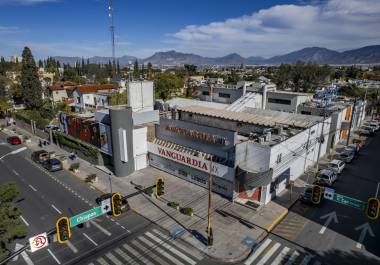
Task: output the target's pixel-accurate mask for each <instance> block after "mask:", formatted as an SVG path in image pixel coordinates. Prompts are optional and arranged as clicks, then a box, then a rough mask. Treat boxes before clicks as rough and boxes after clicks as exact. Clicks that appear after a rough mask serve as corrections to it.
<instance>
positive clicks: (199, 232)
mask: <svg viewBox="0 0 380 265" xmlns="http://www.w3.org/2000/svg"><path fill="white" fill-rule="evenodd" d="M17 131H18V132H22V134H23V135H27V136H28V137H30V139H31V141H30V142H29V143H26V145H27V146H28V147H29V148H30V149H31V150H32V151H34V150H39V149H41V148H40V147H38V141H39V138H38V137H36V136H34V135H31V134H30V133H28V132H27V131H24V130H23V129H19V128H17ZM3 132H5V133H8V134H10V135H12V134H13V132H12V131H11V130H8V129H5V130H3ZM43 149H45V150H46V151H48V152H55V153H56V154H57V155H60V154H63V155H65V156H66V157H67V156H68V152H66V151H64V150H62V149H60V148H59V147H58V146H56V145H53V144H50V145H47V146H43ZM74 162H80V167H79V172H77V173H72V172H71V173H72V174H74V175H75V176H76V177H77V178H79V179H81V180H82V181H84V180H85V178H86V177H87V175H89V174H96V175H97V177H98V180H97V182H94V183H92V184H90V185H92V186H93V187H95V188H96V189H98V190H99V191H101V192H104V193H108V192H121V193H122V194H123V195H126V194H132V193H135V192H136V191H137V190H136V189H135V186H134V185H133V184H135V185H136V184H137V185H141V186H144V187H147V186H151V185H154V184H155V179H156V177H157V176H163V177H164V180H165V195H164V196H163V198H162V199H156V198H153V197H151V196H149V195H146V194H140V195H137V196H134V197H132V198H130V199H128V202H129V204H130V206H131V208H132V209H133V210H134V211H135V212H137V213H138V214H140V215H142V216H144V217H145V218H147V219H149V220H151V221H152V222H154V223H156V224H158V225H159V226H161V227H162V228H164V229H166V230H167V231H168V232H169V233H170V232H171V231H173V230H174V229H181V230H184V234H183V235H182V236H181V238H182V239H184V240H186V241H187V242H188V243H190V244H191V245H193V246H194V247H196V248H198V249H199V250H201V251H203V252H204V253H205V254H206V255H207V256H209V257H210V258H213V259H216V260H220V261H223V262H233V263H236V262H240V261H242V260H244V259H245V258H246V257H247V256H248V255H249V254H250V252H251V250H252V247H254V246H255V245H256V244H258V243H259V242H260V241H261V240H262V239H263V238H264V237H265V236H266V235H267V233H268V232H270V231H272V230H273V229H274V227H275V226H276V224H277V223H278V222H280V221H281V220H282V218H283V217H285V216H286V214H287V213H288V209H290V208H291V207H292V205H293V204H294V203H295V202H296V201H297V199H298V197H299V194H300V193H301V192H302V191H303V187H304V186H305V183H306V179H307V176H306V175H304V176H302V177H300V178H299V179H297V180H296V181H295V182H294V186H293V188H292V194H290V191H289V190H288V189H286V190H284V191H283V192H282V193H280V194H278V195H277V197H276V198H275V199H274V200H273V201H271V202H270V203H269V204H267V205H265V206H263V207H261V208H259V209H258V210H253V209H251V208H249V207H247V206H243V205H240V204H238V203H232V202H231V201H229V200H227V199H225V198H223V197H221V196H220V195H217V194H215V193H213V194H212V217H211V222H212V227H213V235H214V244H213V246H212V247H208V246H207V245H206V244H205V240H206V242H207V233H206V228H207V206H208V191H207V190H206V189H204V188H202V187H200V186H197V185H195V184H192V183H189V182H187V181H185V180H182V179H180V178H178V177H176V176H173V175H170V174H167V173H165V172H163V171H160V170H158V169H155V168H152V167H147V168H145V169H142V170H139V171H136V172H134V173H133V174H131V175H129V176H127V177H124V178H117V177H115V176H113V175H112V174H111V175H110V174H109V173H108V172H106V170H104V169H102V168H97V167H95V166H94V165H93V164H90V163H89V162H87V161H85V160H82V159H79V158H77V159H76V160H75V161H69V160H68V161H67V162H65V163H64V168H65V169H66V170H67V169H68V168H69V167H70V164H72V163H74ZM132 183H133V184H132ZM169 201H175V202H178V203H179V204H180V207H191V208H193V210H194V215H193V216H187V215H184V214H182V213H180V212H179V211H178V210H177V209H175V208H172V207H169V206H167V203H168V202H169Z"/></svg>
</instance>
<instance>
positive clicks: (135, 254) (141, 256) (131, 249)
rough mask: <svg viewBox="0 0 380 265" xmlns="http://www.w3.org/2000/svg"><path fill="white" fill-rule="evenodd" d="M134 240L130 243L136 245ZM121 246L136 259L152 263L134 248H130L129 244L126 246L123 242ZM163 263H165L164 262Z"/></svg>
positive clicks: (150, 264) (149, 264)
mask: <svg viewBox="0 0 380 265" xmlns="http://www.w3.org/2000/svg"><path fill="white" fill-rule="evenodd" d="M135 242H136V241H135V240H133V241H132V242H131V243H132V244H134V245H136V244H135ZM123 247H124V248H125V249H126V250H128V251H129V252H130V253H131V254H132V255H133V256H135V257H136V259H138V260H141V261H142V262H143V263H144V264H148V265H154V264H153V263H152V262H150V261H149V260H147V259H146V258H145V257H144V256H143V255H142V254H140V253H138V252H137V251H136V250H135V249H134V248H132V247H131V246H128V245H127V244H124V245H123ZM164 264H165V263H164Z"/></svg>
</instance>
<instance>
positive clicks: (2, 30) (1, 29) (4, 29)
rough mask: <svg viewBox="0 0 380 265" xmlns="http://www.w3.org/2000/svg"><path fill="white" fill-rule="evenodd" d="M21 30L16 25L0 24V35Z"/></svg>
mask: <svg viewBox="0 0 380 265" xmlns="http://www.w3.org/2000/svg"><path fill="white" fill-rule="evenodd" d="M20 31H21V30H20V29H19V28H18V27H13V26H11V27H8V26H0V35H5V34H10V33H17V32H20Z"/></svg>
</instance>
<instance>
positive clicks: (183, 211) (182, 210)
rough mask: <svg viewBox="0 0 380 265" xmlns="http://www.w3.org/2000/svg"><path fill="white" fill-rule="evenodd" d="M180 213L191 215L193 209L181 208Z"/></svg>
mask: <svg viewBox="0 0 380 265" xmlns="http://www.w3.org/2000/svg"><path fill="white" fill-rule="evenodd" d="M180 212H181V213H183V214H186V215H192V213H193V208H190V207H187V208H181V210H180Z"/></svg>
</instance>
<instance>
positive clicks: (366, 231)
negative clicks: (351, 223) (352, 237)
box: [355, 222, 375, 249]
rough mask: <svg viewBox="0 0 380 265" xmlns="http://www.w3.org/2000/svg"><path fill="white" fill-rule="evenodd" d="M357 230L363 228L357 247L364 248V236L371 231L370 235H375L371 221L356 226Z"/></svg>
mask: <svg viewBox="0 0 380 265" xmlns="http://www.w3.org/2000/svg"><path fill="white" fill-rule="evenodd" d="M355 230H356V231H359V230H361V233H360V237H359V240H358V243H356V247H357V248H359V249H361V248H362V244H363V241H364V238H365V236H366V235H367V233H369V235H370V236H372V237H374V236H375V234H374V233H373V231H372V228H371V226H370V225H369V223H368V222H367V223H364V224H362V225H359V226H357V227H356V228H355Z"/></svg>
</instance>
